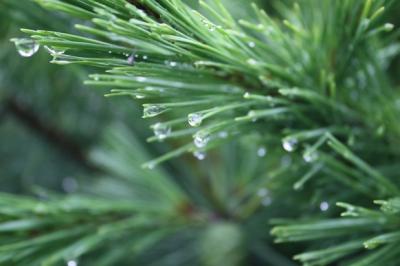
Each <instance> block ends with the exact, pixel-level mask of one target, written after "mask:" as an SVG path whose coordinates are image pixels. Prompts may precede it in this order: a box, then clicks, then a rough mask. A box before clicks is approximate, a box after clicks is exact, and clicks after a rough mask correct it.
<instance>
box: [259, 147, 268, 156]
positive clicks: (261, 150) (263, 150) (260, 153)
mask: <svg viewBox="0 0 400 266" xmlns="http://www.w3.org/2000/svg"><path fill="white" fill-rule="evenodd" d="M266 154H267V149H266V148H265V147H260V148H258V150H257V156H258V157H264V156H265V155H266Z"/></svg>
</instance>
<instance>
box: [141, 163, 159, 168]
mask: <svg viewBox="0 0 400 266" xmlns="http://www.w3.org/2000/svg"><path fill="white" fill-rule="evenodd" d="M143 167H144V168H147V169H149V170H152V169H154V168H155V167H156V164H155V163H154V162H148V163H146V164H145V165H144V166H143Z"/></svg>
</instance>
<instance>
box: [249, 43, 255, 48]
mask: <svg viewBox="0 0 400 266" xmlns="http://www.w3.org/2000/svg"><path fill="white" fill-rule="evenodd" d="M248 45H249V47H250V48H254V47H256V43H255V42H249V43H248Z"/></svg>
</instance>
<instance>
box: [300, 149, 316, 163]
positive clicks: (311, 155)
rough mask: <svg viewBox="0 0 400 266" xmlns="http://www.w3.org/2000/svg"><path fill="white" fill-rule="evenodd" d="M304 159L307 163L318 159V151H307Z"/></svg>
mask: <svg viewBox="0 0 400 266" xmlns="http://www.w3.org/2000/svg"><path fill="white" fill-rule="evenodd" d="M303 159H304V161H305V162H307V163H311V162H314V161H315V160H317V159H318V153H317V152H316V151H306V152H305V153H304V154H303Z"/></svg>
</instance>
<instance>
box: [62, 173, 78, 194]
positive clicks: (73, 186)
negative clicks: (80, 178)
mask: <svg viewBox="0 0 400 266" xmlns="http://www.w3.org/2000/svg"><path fill="white" fill-rule="evenodd" d="M62 188H63V190H64V191H65V192H67V193H72V192H75V191H76V190H77V189H78V182H76V179H75V178H73V177H66V178H64V179H63V180H62Z"/></svg>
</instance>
